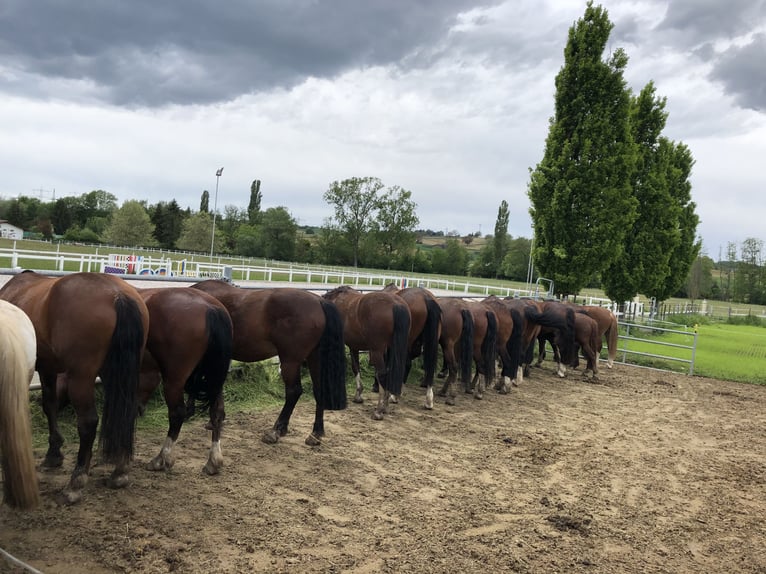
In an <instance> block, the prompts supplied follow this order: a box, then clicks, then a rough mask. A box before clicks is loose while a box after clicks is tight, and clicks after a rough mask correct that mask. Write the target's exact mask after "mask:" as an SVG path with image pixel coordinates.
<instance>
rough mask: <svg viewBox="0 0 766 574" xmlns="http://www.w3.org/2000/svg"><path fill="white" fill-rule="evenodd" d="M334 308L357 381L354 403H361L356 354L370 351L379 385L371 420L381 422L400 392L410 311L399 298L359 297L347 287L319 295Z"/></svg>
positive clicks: (375, 294)
mask: <svg viewBox="0 0 766 574" xmlns="http://www.w3.org/2000/svg"><path fill="white" fill-rule="evenodd" d="M322 297H323V298H324V299H326V300H328V301H332V302H333V303H335V305H337V307H338V310H339V311H340V314H341V316H342V317H343V340H344V341H345V343H346V346H347V347H348V348H349V351H350V355H351V369H352V371H353V373H354V378H355V380H356V394H355V395H354V402H355V403H361V402H362V400H363V399H362V378H361V375H360V374H359V351H369V353H370V363H371V364H372V366H373V367H374V368H375V378H376V381H377V382H378V385H379V388H380V390H379V393H378V404H377V406H376V407H375V411H374V412H373V415H372V418H373V419H375V420H382V419H383V417H384V415H385V414H386V413H387V412H388V403H389V400H390V399H391V397H392V396H394V397H395V396H397V395H399V394H401V392H402V385H403V384H404V375H405V371H406V364H407V356H408V353H407V350H408V343H409V336H410V324H411V321H412V318H411V315H410V308H409V306H408V305H407V303H406V302H405V301H404V299H402V298H401V297H399V296H398V295H395V294H392V293H389V292H384V291H372V292H369V293H362V292H360V291H357V290H356V289H354V288H353V287H349V286H348V285H342V286H340V287H336V288H335V289H332V290H330V291H328V292H327V293H325V294H324V295H322Z"/></svg>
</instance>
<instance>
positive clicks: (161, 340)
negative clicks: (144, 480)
mask: <svg viewBox="0 0 766 574" xmlns="http://www.w3.org/2000/svg"><path fill="white" fill-rule="evenodd" d="M138 291H139V293H140V294H141V297H142V298H143V300H144V303H146V307H147V308H148V310H149V335H148V338H147V341H146V351H147V352H146V353H144V361H143V364H142V366H141V381H140V386H139V402H140V404H141V405H142V406H145V405H146V403H147V402H148V400H149V398H150V397H151V395H152V393H153V392H154V390H155V389H156V388H157V386H158V385H159V383H160V380H161V381H162V391H163V396H164V397H165V403H166V404H167V408H168V422H169V427H168V434H167V437H166V439H165V442H164V444H163V445H162V448H161V449H160V452H159V454H158V455H157V456H156V457H154V458H153V459H152V460H151V461H150V462H149V463H148V464H147V468H148V469H149V470H169V469H171V468H172V467H173V463H174V462H175V461H174V457H173V446H174V445H175V443H176V441H177V440H178V435H179V433H180V432H181V426H182V425H183V422H184V420H185V419H186V418H187V417H188V416H190V415H191V414H192V413H193V411H194V408H195V403H196V402H197V401H199V402H200V406H202V407H203V408H207V409H208V411H209V414H210V423H209V426H210V430H212V444H211V447H210V453H209V456H208V461H207V463H206V464H205V466H204V468H203V470H204V471H205V472H206V473H207V474H210V475H212V474H217V473H218V472H219V471H220V469H221V467H222V466H223V454H222V453H221V442H220V441H221V427H222V425H223V419H224V416H225V415H224V405H223V385H224V382H225V381H226V376H227V375H228V373H229V366H230V364H231V355H232V345H233V336H234V328H233V326H232V321H231V317H230V316H229V312H228V311H227V310H226V307H224V305H223V303H221V302H220V301H218V299H216V298H215V297H213V296H212V295H209V294H207V293H205V292H204V291H200V290H198V289H189V288H186V287H169V288H152V289H139V290H138ZM184 392H186V393H187V394H188V396H189V405H188V408H187V404H186V403H185V402H184Z"/></svg>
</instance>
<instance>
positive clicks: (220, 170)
mask: <svg viewBox="0 0 766 574" xmlns="http://www.w3.org/2000/svg"><path fill="white" fill-rule="evenodd" d="M222 173H223V168H222V167H220V168H218V170H217V171H216V172H215V200H214V201H213V234H212V236H211V238H210V259H212V258H213V247H214V246H215V216H216V212H217V211H218V180H219V179H221V174H222Z"/></svg>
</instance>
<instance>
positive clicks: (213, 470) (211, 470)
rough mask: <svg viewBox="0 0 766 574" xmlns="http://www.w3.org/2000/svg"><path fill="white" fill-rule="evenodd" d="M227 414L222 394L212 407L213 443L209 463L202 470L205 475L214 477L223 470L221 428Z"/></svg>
mask: <svg viewBox="0 0 766 574" xmlns="http://www.w3.org/2000/svg"><path fill="white" fill-rule="evenodd" d="M224 418H225V412H224V407H223V393H220V394H219V395H218V397H217V398H216V400H215V401H214V402H213V404H212V405H211V406H210V425H211V427H212V429H211V430H212V431H213V437H212V442H211V444H210V453H209V454H208V459H207V462H206V463H205V466H204V467H203V468H202V470H203V471H204V472H205V474H208V475H210V476H213V475H215V474H218V473H219V472H220V471H221V468H223V452H222V451H221V428H222V427H223V419H224Z"/></svg>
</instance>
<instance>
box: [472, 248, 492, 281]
mask: <svg viewBox="0 0 766 574" xmlns="http://www.w3.org/2000/svg"><path fill="white" fill-rule="evenodd" d="M468 272H469V273H470V274H471V276H473V277H496V276H497V267H495V242H494V240H493V241H487V243H485V244H484V245H483V246H482V248H481V249H480V250H479V252H478V253H477V254H476V257H474V259H473V261H471V264H470V266H469V268H468Z"/></svg>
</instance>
